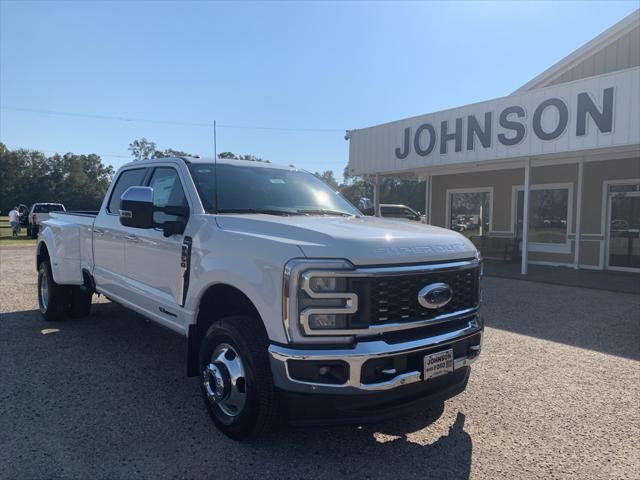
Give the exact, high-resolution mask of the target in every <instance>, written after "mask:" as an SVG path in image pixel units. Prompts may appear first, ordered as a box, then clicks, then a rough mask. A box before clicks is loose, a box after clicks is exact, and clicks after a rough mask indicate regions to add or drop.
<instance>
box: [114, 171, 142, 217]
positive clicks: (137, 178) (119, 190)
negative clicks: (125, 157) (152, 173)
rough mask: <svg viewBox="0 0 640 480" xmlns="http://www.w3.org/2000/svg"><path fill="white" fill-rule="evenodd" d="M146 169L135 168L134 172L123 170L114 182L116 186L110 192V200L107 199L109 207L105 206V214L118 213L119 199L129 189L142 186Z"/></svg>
mask: <svg viewBox="0 0 640 480" xmlns="http://www.w3.org/2000/svg"><path fill="white" fill-rule="evenodd" d="M146 172H147V169H146V168H136V169H135V170H125V171H124V172H122V173H121V174H120V176H119V177H118V179H117V180H116V184H115V186H114V187H113V191H112V192H111V198H110V199H109V205H107V212H109V213H115V214H117V213H118V210H120V197H121V196H122V194H123V193H124V192H125V190H126V189H127V188H129V187H134V186H137V185H142V181H143V180H144V176H145V173H146Z"/></svg>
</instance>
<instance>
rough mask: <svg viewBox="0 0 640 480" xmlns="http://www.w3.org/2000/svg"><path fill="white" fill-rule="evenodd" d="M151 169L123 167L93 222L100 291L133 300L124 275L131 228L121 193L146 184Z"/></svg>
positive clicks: (116, 297)
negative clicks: (123, 216) (126, 221)
mask: <svg viewBox="0 0 640 480" xmlns="http://www.w3.org/2000/svg"><path fill="white" fill-rule="evenodd" d="M147 171H148V169H147V168H131V169H127V170H123V171H121V172H120V174H119V175H118V177H117V178H116V179H115V180H114V183H113V187H112V188H111V190H110V192H109V193H108V195H109V196H108V199H105V202H103V206H102V208H101V209H100V212H99V213H98V216H97V217H96V219H95V221H94V223H93V259H94V260H93V261H94V270H93V276H94V279H95V282H96V286H97V287H98V289H99V291H100V292H101V293H104V294H105V295H108V296H112V297H113V298H114V299H116V300H117V299H123V300H129V295H128V289H127V287H126V282H125V279H124V277H125V274H126V271H125V268H124V236H125V235H126V230H129V229H127V228H126V227H123V226H122V225H121V224H120V217H119V210H120V197H121V196H122V194H123V193H124V191H125V190H126V189H127V188H129V187H134V186H141V185H144V179H145V177H146V174H147Z"/></svg>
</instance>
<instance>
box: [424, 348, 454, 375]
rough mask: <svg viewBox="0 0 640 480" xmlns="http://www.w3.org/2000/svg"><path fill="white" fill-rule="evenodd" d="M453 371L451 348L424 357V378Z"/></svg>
mask: <svg viewBox="0 0 640 480" xmlns="http://www.w3.org/2000/svg"><path fill="white" fill-rule="evenodd" d="M451 372H453V350H452V349H449V350H444V351H442V352H438V353H432V354H431V355H427V356H425V357H424V379H425V380H429V379H430V378H435V377H439V376H441V375H446V374H447V373H451Z"/></svg>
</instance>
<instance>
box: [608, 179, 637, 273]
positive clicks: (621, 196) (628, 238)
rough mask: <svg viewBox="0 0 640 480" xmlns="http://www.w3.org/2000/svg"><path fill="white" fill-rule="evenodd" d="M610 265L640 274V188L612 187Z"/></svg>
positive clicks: (609, 240)
mask: <svg viewBox="0 0 640 480" xmlns="http://www.w3.org/2000/svg"><path fill="white" fill-rule="evenodd" d="M608 222H609V238H608V239H607V240H608V241H607V245H608V248H607V266H608V267H609V268H611V269H616V270H617V269H619V270H638V271H640V189H639V188H638V185H610V187H609V219H608Z"/></svg>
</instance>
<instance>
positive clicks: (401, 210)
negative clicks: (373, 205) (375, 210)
mask: <svg viewBox="0 0 640 480" xmlns="http://www.w3.org/2000/svg"><path fill="white" fill-rule="evenodd" d="M380 216H381V217H384V218H401V219H404V220H412V221H414V222H424V223H426V222H425V216H424V215H422V214H421V213H420V212H416V211H415V210H414V209H413V208H411V207H408V206H407V205H394V204H390V203H381V204H380Z"/></svg>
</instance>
